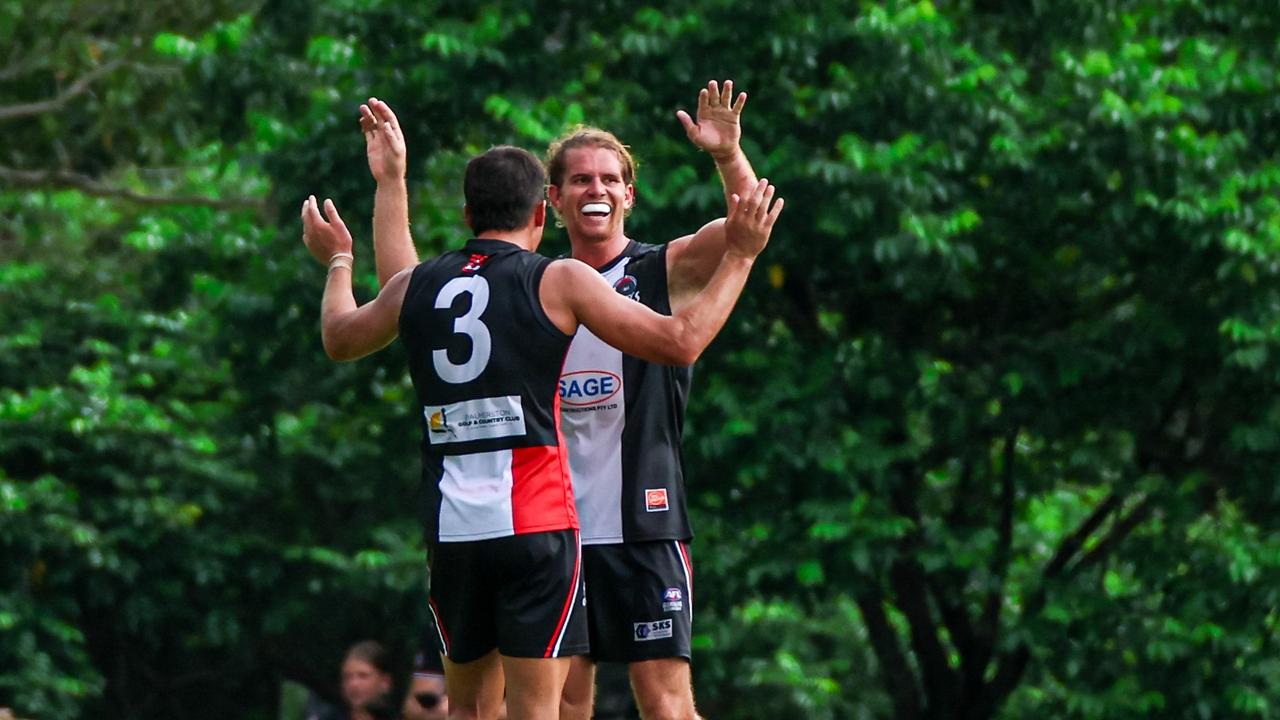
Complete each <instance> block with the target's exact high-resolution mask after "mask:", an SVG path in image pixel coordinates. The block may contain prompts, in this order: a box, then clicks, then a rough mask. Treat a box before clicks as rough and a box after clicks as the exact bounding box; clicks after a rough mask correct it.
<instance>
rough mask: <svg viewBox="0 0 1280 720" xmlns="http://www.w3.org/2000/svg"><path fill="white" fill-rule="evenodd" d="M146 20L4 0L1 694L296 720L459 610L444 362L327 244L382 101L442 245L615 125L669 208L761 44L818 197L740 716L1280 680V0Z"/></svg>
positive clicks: (1216, 708)
mask: <svg viewBox="0 0 1280 720" xmlns="http://www.w3.org/2000/svg"><path fill="white" fill-rule="evenodd" d="M137 5H138V4H137V3H126V2H120V1H117V0H112V1H110V2H95V3H80V2H74V0H50V1H49V2H45V3H38V4H37V3H30V2H23V1H20V0H8V1H4V2H0V40H3V44H2V46H3V48H4V50H2V51H0V129H3V131H4V133H5V142H4V144H3V146H2V147H0V706H12V707H14V708H15V709H16V710H17V711H18V712H19V714H20V715H25V716H31V717H65V718H75V717H94V718H98V717H101V718H115V717H120V718H126V717H127V718H150V717H188V718H206V717H207V718H214V717H227V716H230V717H243V718H269V717H274V716H275V713H276V703H277V698H276V688H277V686H278V681H279V680H280V679H282V678H289V679H294V680H297V681H300V682H303V683H305V684H307V685H310V686H312V687H315V688H316V689H317V690H320V691H322V692H331V691H332V681H333V677H334V671H335V667H336V662H337V658H338V656H339V654H340V653H341V650H342V648H343V647H344V645H345V644H346V643H348V642H350V641H352V640H354V639H357V638H360V637H364V636H367V635H372V636H375V637H380V638H382V639H384V640H387V641H389V642H391V643H393V644H394V645H395V646H397V647H398V648H399V649H401V650H402V651H407V650H408V648H409V647H410V646H411V645H412V644H413V641H414V637H415V633H416V628H418V627H420V625H421V622H422V621H423V609H422V607H421V605H422V598H423V588H422V582H423V569H422V560H423V558H422V554H421V543H420V540H419V537H418V530H417V517H416V505H415V503H414V502H413V499H414V497H415V486H416V482H417V467H416V466H417V463H416V437H415V434H416V432H417V425H416V423H415V422H414V421H413V417H414V414H413V412H412V408H411V407H410V405H411V403H412V397H411V392H410V391H409V387H408V382H407V377H406V373H405V372H404V368H403V356H402V355H401V354H400V352H399V351H398V350H397V349H394V348H393V349H391V350H388V351H385V352H383V353H381V354H380V355H378V356H375V357H374V358H370V359H367V360H363V361H361V362H359V363H355V364H347V365H335V364H332V363H330V362H329V361H327V360H326V359H325V358H324V356H323V353H322V352H321V350H320V347H319V337H318V333H317V323H316V315H317V307H318V298H319V292H320V287H321V275H322V270H321V269H319V268H317V267H316V266H314V265H313V264H312V263H310V261H309V259H308V258H307V256H306V254H305V252H304V251H303V249H302V247H301V243H299V242H298V230H299V227H298V223H297V219H296V218H297V214H296V213H297V208H298V205H299V203H300V201H301V199H302V198H303V197H304V196H305V194H306V193H308V192H316V193H318V194H323V195H326V196H330V197H333V198H334V199H335V200H336V201H337V202H338V204H339V206H340V207H341V208H342V209H343V211H344V215H345V216H346V217H347V218H348V219H351V218H359V217H362V216H363V217H368V214H369V211H370V207H371V198H372V183H371V181H370V179H369V176H368V173H367V170H366V169H365V165H364V157H363V144H362V141H361V139H360V137H359V134H358V132H357V130H356V123H355V117H356V116H355V108H356V106H357V105H358V103H359V102H360V101H361V100H363V99H364V98H366V97H368V96H369V95H376V96H378V97H381V98H384V99H387V100H389V101H390V102H391V103H392V105H393V106H394V107H395V108H396V110H397V111H398V113H399V114H400V117H401V119H402V120H403V121H404V125H405V128H406V134H407V140H408V144H409V148H410V153H411V169H410V181H411V192H412V193H413V198H412V200H413V217H414V223H415V225H414V231H415V237H416V239H417V241H418V244H419V247H420V249H421V251H422V252H423V253H424V254H425V253H431V252H434V251H437V250H439V249H440V248H443V247H446V246H450V245H453V244H456V243H458V242H460V240H461V239H462V238H463V237H464V232H465V231H464V228H463V226H462V223H461V217H460V192H459V187H460V172H461V167H462V163H463V162H464V161H465V159H466V158H467V157H468V156H469V155H470V154H471V153H474V152H475V151H477V150H481V149H483V148H484V147H486V146H488V145H490V144H494V143H499V142H511V143H515V144H519V145H523V146H525V147H529V148H531V149H535V150H539V149H541V148H542V147H545V144H546V142H547V141H548V140H550V139H551V138H552V137H553V136H554V135H555V134H557V133H558V132H559V131H560V130H561V129H563V128H564V127H566V126H568V125H571V124H573V123H576V122H589V123H592V124H597V125H600V126H602V127H606V128H609V129H611V130H613V131H614V132H616V133H617V134H618V135H619V136H620V137H622V138H623V140H624V141H625V142H628V143H630V144H631V146H632V148H633V150H634V151H635V152H636V154H637V155H638V156H639V159H640V161H641V163H642V165H641V169H640V176H639V181H638V197H639V204H638V207H637V209H636V210H635V212H634V213H633V214H632V216H631V217H630V218H629V219H628V223H629V231H630V234H631V235H632V236H634V237H637V238H639V239H643V240H646V241H651V242H659V241H663V240H666V239H670V238H673V237H676V236H678V235H681V234H684V233H686V232H689V231H691V230H693V229H695V228H696V227H698V225H700V224H701V223H702V222H704V221H706V220H708V219H710V218H712V217H715V216H716V215H717V214H719V213H721V212H722V208H723V199H722V196H721V193H720V188H719V185H718V181H717V180H716V178H715V177H714V169H713V165H712V163H711V162H710V159H709V158H707V157H704V156H699V155H698V154H697V152H696V151H695V150H694V149H693V148H692V147H691V146H690V145H689V144H688V142H687V141H686V139H685V138H684V136H683V132H682V131H681V129H680V127H679V124H678V123H677V122H676V120H675V118H674V111H675V110H676V109H677V108H680V107H686V108H687V107H689V106H690V105H691V104H692V102H693V100H694V98H695V96H696V91H697V89H698V88H699V87H700V86H701V85H702V84H703V83H705V82H706V80H708V79H710V78H726V77H731V78H733V79H734V80H735V82H736V83H737V85H738V87H739V88H741V89H744V90H746V91H747V92H748V93H749V94H750V95H751V99H750V101H749V102H748V105H747V108H746V112H745V114H744V125H745V132H744V145H745V147H746V150H747V152H748V154H749V156H750V157H751V158H752V160H753V162H754V163H755V165H756V168H757V171H758V172H759V173H760V174H761V175H762V176H766V177H769V178H770V179H771V180H773V181H774V182H775V183H776V184H777V185H778V186H779V187H780V189H781V193H782V194H783V195H784V196H785V197H786V199H787V211H786V212H785V213H784V215H783V220H782V221H781V223H780V226H779V228H778V230H777V231H776V232H775V239H774V242H773V244H772V245H771V246H770V248H769V249H768V250H767V254H766V256H765V258H764V259H763V260H762V262H761V264H760V266H759V267H758V270H757V273H756V277H755V278H754V279H753V281H752V284H751V287H750V289H749V290H748V295H747V296H746V297H744V300H743V301H742V303H741V304H740V306H739V309H738V310H737V311H736V312H735V315H734V319H733V320H732V321H731V325H730V327H729V328H728V329H727V330H726V332H725V333H724V335H723V336H722V337H721V338H720V339H719V340H717V342H716V343H715V344H714V345H713V346H712V348H711V350H709V351H708V353H707V355H706V356H705V357H704V359H703V360H702V361H701V362H700V364H699V368H698V370H697V372H696V375H695V388H694V393H693V397H692V406H691V410H690V422H689V426H688V428H687V437H688V441H687V443H686V455H687V461H688V464H689V469H690V476H691V488H692V491H693V498H694V504H695V507H694V511H695V527H696V529H697V531H698V532H699V536H698V540H697V542H696V543H695V545H694V557H695V564H696V567H697V572H698V586H699V593H698V613H699V621H698V624H697V626H696V628H695V630H696V631H697V637H696V639H695V642H696V653H697V656H696V658H695V682H696V685H697V691H698V696H699V701H700V705H701V706H702V708H703V711H704V714H706V715H708V716H711V717H716V718H726V719H731V718H742V719H744V720H745V719H747V718H759V717H764V716H770V717H805V718H818V719H820V718H860V717H899V718H926V717H929V718H944V717H947V718H951V717H954V718H988V717H1025V716H1047V717H1081V718H1085V717H1087V718H1108V717H1116V718H1129V717H1135V716H1142V715H1146V716H1154V717H1186V718H1207V717H1227V716H1231V717H1240V716H1254V717H1272V716H1276V715H1278V714H1280V707H1277V706H1276V701H1275V698H1277V697H1280V661H1277V660H1276V659H1275V658H1276V657H1277V653H1276V650H1275V647H1274V646H1275V644H1276V642H1277V641H1278V640H1280V638H1277V634H1278V632H1280V631H1278V629H1277V628H1278V625H1280V526H1278V524H1277V521H1276V519H1275V518H1277V517H1280V512H1278V511H1280V484H1278V483H1277V482H1276V480H1277V471H1276V470H1275V468H1276V467H1277V462H1278V461H1280V400H1278V399H1277V397H1276V393H1275V392H1274V390H1275V388H1276V384H1277V380H1278V379H1280V358H1278V357H1277V352H1278V351H1280V348H1278V347H1277V343H1280V130H1278V128H1280V92H1277V90H1278V89H1280V88H1277V83H1278V82H1280V81H1278V80H1277V78H1280V60H1278V58H1280V19H1278V18H1277V16H1276V13H1275V11H1274V7H1272V6H1271V5H1270V4H1269V3H1258V2H1249V1H1247V0H1237V1H1236V2H1226V3H1210V2H1207V1H1206V0H1178V1H1176V2H1157V0H1129V1H1122V0H1106V1H1103V2H1093V3H1050V2H1043V1H1041V0H1034V1H1033V2H1030V3H996V2H989V1H986V0H969V1H968V2H960V3H939V4H937V5H935V4H933V3H931V2H928V0H925V1H924V2H916V3H908V2H896V1H889V2H862V3H847V2H846V3H814V2H798V3H790V4H787V3H762V2H757V3H742V2H737V3H729V2H722V1H720V0H695V1H694V2H691V3H683V4H679V5H672V6H670V7H659V6H636V5H634V4H631V3H624V2H618V1H616V0H607V1H606V2H593V3H585V2H578V0H569V1H568V2H562V3H557V4H555V5H551V4H546V3H535V2H530V1H529V0H513V1H508V2H503V3H496V2H465V3H464V2H444V1H439V0H436V1H433V2H424V3H393V2H389V1H386V0H327V1H326V2H321V3H311V2H300V1H299V0H276V1H274V2H236V1H234V0H223V1H220V2H214V3H195V2H190V1H188V0H182V1H180V2H172V3H166V4H164V9H163V10H157V9H156V8H148V9H147V11H146V12H145V13H144V12H140V11H139V10H138V8H137ZM156 7H157V8H158V7H159V6H156ZM353 224H357V223H353ZM359 224H363V223H359ZM358 234H360V235H363V237H359V238H358V246H357V257H358V259H359V262H360V267H359V268H358V270H359V278H360V282H361V292H362V293H363V294H364V295H365V296H368V295H369V294H371V293H372V292H373V291H374V286H375V280H374V277H373V272H372V270H373V268H372V263H371V262H370V259H371V258H370V255H369V250H370V248H369V243H368V233H367V231H366V232H362V233H358ZM548 235H549V237H548V240H547V243H546V247H547V251H548V252H551V253H556V252H561V251H563V250H564V249H565V248H566V247H567V243H566V242H565V241H564V239H563V238H562V237H560V236H559V234H558V233H557V232H556V231H554V230H552V231H549V233H548Z"/></svg>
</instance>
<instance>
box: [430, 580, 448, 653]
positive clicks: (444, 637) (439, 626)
mask: <svg viewBox="0 0 1280 720" xmlns="http://www.w3.org/2000/svg"><path fill="white" fill-rule="evenodd" d="M427 607H429V608H431V614H432V615H433V616H435V621H436V632H438V633H440V647H441V648H442V649H443V650H444V656H445V657H449V645H450V643H449V633H448V632H447V631H446V630H445V629H444V621H443V620H441V619H440V607H439V606H438V605H436V601H435V599H434V598H432V597H431V596H430V595H428V596H427Z"/></svg>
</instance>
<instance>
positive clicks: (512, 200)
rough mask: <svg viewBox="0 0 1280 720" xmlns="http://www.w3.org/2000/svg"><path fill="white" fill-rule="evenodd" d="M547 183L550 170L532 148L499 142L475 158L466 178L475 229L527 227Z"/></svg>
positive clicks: (464, 187)
mask: <svg viewBox="0 0 1280 720" xmlns="http://www.w3.org/2000/svg"><path fill="white" fill-rule="evenodd" d="M546 186H547V173H546V170H544V169H543V167H542V162H541V161H540V160H538V158H537V157H535V156H534V155H533V153H531V152H529V151H528V150H522V149H520V148H518V147H512V146H510V145H499V146H498V147H494V148H490V149H489V150H488V151H486V152H485V153H483V154H481V155H477V156H475V157H473V158H471V161H470V162H468V163H467V173H466V175H465V176H464V178H463V181H462V194H463V197H465V198H466V201H467V214H468V216H469V217H470V223H471V232H472V233H474V234H476V235H480V234H481V233H483V232H485V231H487V230H518V229H520V228H522V227H524V225H525V223H527V222H529V215H530V214H531V213H532V212H533V210H534V208H535V207H536V206H537V204H538V203H540V202H542V197H543V192H544V190H545V188H546Z"/></svg>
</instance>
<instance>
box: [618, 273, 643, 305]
mask: <svg viewBox="0 0 1280 720" xmlns="http://www.w3.org/2000/svg"><path fill="white" fill-rule="evenodd" d="M613 289H614V290H617V291H618V294H619V295H624V296H626V297H629V298H631V299H632V300H639V299H640V282H639V281H638V280H636V276H635V275H623V276H622V277H621V278H620V279H619V280H618V282H616V283H614V284H613Z"/></svg>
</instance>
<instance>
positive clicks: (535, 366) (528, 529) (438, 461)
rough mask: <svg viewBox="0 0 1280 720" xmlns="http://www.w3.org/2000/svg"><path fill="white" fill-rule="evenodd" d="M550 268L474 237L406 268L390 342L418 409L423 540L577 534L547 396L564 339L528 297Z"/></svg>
mask: <svg viewBox="0 0 1280 720" xmlns="http://www.w3.org/2000/svg"><path fill="white" fill-rule="evenodd" d="M550 262H551V260H549V259H548V258H544V257H542V256H540V255H535V254H534V253H531V252H526V251H525V250H522V249H520V248H519V247H517V246H515V245H513V244H511V243H508V242H502V241H499V240H483V239H481V240H472V241H470V242H468V243H467V245H466V246H465V247H464V248H463V249H462V250H458V251H453V252H449V253H446V254H444V255H441V256H440V257H438V258H434V259H432V260H428V261H426V262H423V263H422V264H420V265H418V267H417V268H415V269H414V271H413V276H412V278H411V279H410V281H409V287H408V289H407V291H406V293H405V298H404V306H403V307H402V308H401V311H400V337H401V339H402V340H403V342H404V345H405V347H406V348H407V350H408V352H409V369H410V374H411V376H412V378H413V387H414V389H415V390H416V391H417V394H418V401H419V403H420V405H421V406H422V432H423V439H422V477H423V494H424V496H425V507H424V521H425V524H426V537H427V538H428V539H429V540H439V541H440V542H464V541H471V540H484V539H488V538H495V537H505V536H508V535H520V534H523V533H532V532H543V531H548V530H564V529H570V528H577V527H578V518H577V514H576V513H575V511H574V505H573V488H572V485H571V483H570V480H569V468H568V462H567V457H566V455H565V450H564V443H563V442H562V441H561V437H560V432H559V422H558V418H559V400H560V399H559V396H558V395H557V394H556V378H557V377H559V375H560V367H561V365H562V364H563V362H564V357H565V352H566V350H567V349H568V347H569V342H570V340H571V339H572V338H571V337H570V336H568V335H566V334H564V333H563V332H561V331H560V330H559V328H557V327H556V326H555V325H554V324H553V323H552V322H551V319H550V318H548V317H547V315H546V313H545V312H543V309H542V303H541V301H540V300H539V295H538V284H539V282H541V280H542V274H543V272H544V271H545V270H546V268H547V265H548V264H549V263H550Z"/></svg>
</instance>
